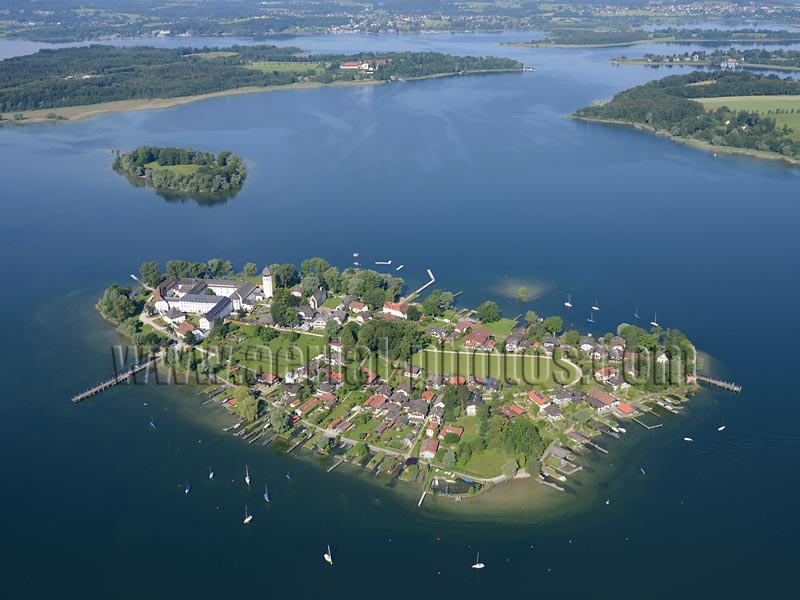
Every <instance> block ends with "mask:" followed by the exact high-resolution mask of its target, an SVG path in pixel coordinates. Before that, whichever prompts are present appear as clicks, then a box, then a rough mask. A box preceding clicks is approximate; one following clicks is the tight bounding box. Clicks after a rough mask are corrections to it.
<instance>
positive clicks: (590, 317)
mask: <svg viewBox="0 0 800 600" xmlns="http://www.w3.org/2000/svg"><path fill="white" fill-rule="evenodd" d="M594 310H595V309H594V306H593V307H592V313H591V314H590V315H589V318H588V319H586V322H587V323H594Z"/></svg>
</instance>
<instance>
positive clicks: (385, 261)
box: [375, 260, 392, 265]
mask: <svg viewBox="0 0 800 600" xmlns="http://www.w3.org/2000/svg"><path fill="white" fill-rule="evenodd" d="M375 264H376V265H390V264H392V261H390V260H376V261H375Z"/></svg>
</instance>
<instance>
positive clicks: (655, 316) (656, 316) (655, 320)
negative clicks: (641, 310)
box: [650, 313, 660, 327]
mask: <svg viewBox="0 0 800 600" xmlns="http://www.w3.org/2000/svg"><path fill="white" fill-rule="evenodd" d="M650 325H652V326H653V327H660V325H659V324H658V313H653V320H652V321H650Z"/></svg>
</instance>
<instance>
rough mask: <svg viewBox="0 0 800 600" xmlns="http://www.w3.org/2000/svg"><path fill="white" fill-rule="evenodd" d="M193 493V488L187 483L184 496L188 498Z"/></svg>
mask: <svg viewBox="0 0 800 600" xmlns="http://www.w3.org/2000/svg"><path fill="white" fill-rule="evenodd" d="M191 491H192V486H191V485H189V484H188V483H187V484H186V487H184V488H183V493H184V495H186V496H188V495H189V492H191Z"/></svg>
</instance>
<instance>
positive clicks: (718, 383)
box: [697, 375, 742, 394]
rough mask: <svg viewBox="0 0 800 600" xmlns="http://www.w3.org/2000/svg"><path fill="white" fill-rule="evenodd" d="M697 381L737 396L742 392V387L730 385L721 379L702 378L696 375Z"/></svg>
mask: <svg viewBox="0 0 800 600" xmlns="http://www.w3.org/2000/svg"><path fill="white" fill-rule="evenodd" d="M697 381H702V382H703V383H707V384H708V385H713V386H714V387H718V388H721V389H723V390H726V391H728V392H733V393H734V394H738V393H739V392H741V391H742V386H740V385H736V384H735V383H731V382H729V381H722V380H721V379H713V378H711V377H704V376H702V375H697Z"/></svg>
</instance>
